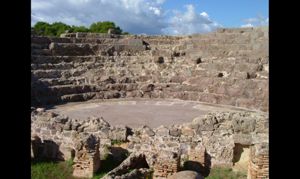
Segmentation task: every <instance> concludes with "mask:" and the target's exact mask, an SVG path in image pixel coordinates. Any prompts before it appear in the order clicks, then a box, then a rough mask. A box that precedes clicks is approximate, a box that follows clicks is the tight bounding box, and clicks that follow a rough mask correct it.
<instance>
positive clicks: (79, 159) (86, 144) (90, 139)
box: [73, 134, 100, 178]
mask: <svg viewBox="0 0 300 179" xmlns="http://www.w3.org/2000/svg"><path fill="white" fill-rule="evenodd" d="M99 167H100V153H99V138H98V137H95V136H94V135H92V134H90V135H87V136H84V137H82V138H80V140H79V141H77V143H76V151H75V158H74V165H73V168H74V171H73V176H75V177H83V178H92V177H93V176H94V173H95V172H96V171H97V170H98V169H99Z"/></svg>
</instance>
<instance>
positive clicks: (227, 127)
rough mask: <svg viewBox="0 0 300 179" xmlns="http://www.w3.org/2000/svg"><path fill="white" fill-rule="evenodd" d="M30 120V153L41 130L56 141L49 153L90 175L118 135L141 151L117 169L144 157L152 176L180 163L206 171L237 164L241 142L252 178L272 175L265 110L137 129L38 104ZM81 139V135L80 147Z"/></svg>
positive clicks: (171, 170)
mask: <svg viewBox="0 0 300 179" xmlns="http://www.w3.org/2000/svg"><path fill="white" fill-rule="evenodd" d="M31 120H32V126H31V129H32V135H34V136H33V140H32V151H33V152H32V153H36V152H34V151H37V149H36V148H38V147H37V146H38V145H37V143H38V142H37V139H36V138H37V137H35V136H39V139H38V141H40V140H43V141H52V143H54V144H56V146H58V148H57V149H55V150H53V147H52V146H47V145H46V146H44V150H47V151H51V152H50V154H51V155H49V156H48V158H51V157H52V158H53V159H64V160H68V159H70V156H72V155H73V156H75V160H74V161H75V164H74V165H75V167H74V168H75V170H74V174H75V176H81V177H83V176H85V177H91V176H92V175H91V174H92V173H93V172H95V171H96V170H97V169H98V167H99V166H101V164H100V160H99V153H101V152H103V151H104V150H103V148H105V147H107V146H109V147H111V146H112V141H114V140H118V141H123V142H126V144H127V145H126V147H125V149H126V150H128V151H129V152H130V153H132V155H133V156H136V155H140V156H139V157H135V159H132V158H130V157H129V158H128V161H127V162H125V163H129V164H126V165H127V170H125V171H124V168H122V169H120V170H121V172H120V171H119V172H116V171H115V172H114V171H112V173H113V174H116V173H119V174H126V171H129V169H140V168H139V166H138V165H139V164H142V163H144V165H143V166H148V167H147V168H150V169H151V170H153V171H154V172H153V177H154V178H166V177H168V176H171V175H172V174H174V173H176V172H179V171H180V170H181V168H180V166H185V168H186V169H189V170H194V171H197V172H199V173H201V174H203V175H204V174H206V173H207V172H208V170H209V169H210V168H211V167H215V166H226V167H234V165H235V164H236V163H237V162H238V161H235V160H234V159H235V158H236V157H237V156H241V155H242V153H241V152H242V151H240V150H237V146H239V145H243V146H244V147H247V148H250V150H251V154H250V155H249V157H250V159H249V161H247V163H246V171H245V172H247V171H248V170H249V176H253V177H252V178H255V177H257V178H259V177H258V176H263V177H267V176H268V163H267V161H268V152H267V151H268V117H267V116H266V115H265V114H259V113H255V112H252V113H251V112H239V113H237V112H222V113H210V114H208V115H205V116H204V117H201V118H195V120H193V121H192V122H190V123H186V124H182V125H175V126H168V127H166V126H160V127H158V128H155V129H151V128H149V127H148V126H143V127H140V128H136V129H130V128H128V127H126V126H118V127H114V126H110V125H109V124H108V123H107V122H106V121H104V120H103V119H89V120H81V121H77V120H74V119H70V118H68V117H66V116H63V115H59V114H56V113H52V112H47V111H40V112H39V110H34V111H33V112H32V118H31ZM83 136H85V137H83ZM87 136H88V137H87ZM98 138H99V139H100V142H99V141H98V140H97V139H98ZM78 140H80V141H81V142H80V143H79V144H80V145H79V147H78V142H77V141H78ZM40 143H41V142H40ZM40 143H38V144H40ZM40 145H41V144H40ZM98 145H99V146H100V147H99V149H98ZM236 150H237V151H236ZM74 153H75V154H74ZM138 153H139V154H138ZM35 156H39V155H34V156H33V157H35ZM82 156H83V157H82ZM141 161H143V162H141ZM130 162H132V163H130ZM121 165H124V164H121ZM143 166H141V167H143ZM100 168H101V167H100ZM125 168H126V167H125ZM147 168H144V170H147ZM77 170H80V171H79V172H77ZM81 170H84V172H83V171H81ZM116 170H117V169H116ZM135 172H137V171H136V170H135ZM145 172H146V171H144V173H145ZM146 173H150V172H149V171H148V172H146ZM110 175H111V174H110Z"/></svg>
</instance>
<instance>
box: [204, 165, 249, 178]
mask: <svg viewBox="0 0 300 179" xmlns="http://www.w3.org/2000/svg"><path fill="white" fill-rule="evenodd" d="M246 178H247V175H246V174H244V173H241V172H234V171H233V170H232V169H231V168H221V167H216V168H212V169H211V170H210V173H209V176H208V177H206V178H205V179H246Z"/></svg>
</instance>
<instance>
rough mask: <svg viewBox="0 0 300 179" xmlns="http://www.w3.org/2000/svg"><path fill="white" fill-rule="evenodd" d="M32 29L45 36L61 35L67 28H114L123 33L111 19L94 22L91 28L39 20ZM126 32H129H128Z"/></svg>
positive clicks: (73, 30)
mask: <svg viewBox="0 0 300 179" xmlns="http://www.w3.org/2000/svg"><path fill="white" fill-rule="evenodd" d="M32 29H33V32H35V33H36V34H37V35H44V36H60V34H62V33H65V31H67V30H68V31H69V32H95V33H107V32H108V30H109V29H112V30H113V31H114V33H116V34H122V33H123V32H122V29H121V28H120V27H119V26H116V25H115V23H113V22H109V21H104V22H96V23H93V24H91V25H90V28H87V27H85V26H74V25H73V26H70V25H67V24H65V23H62V22H54V23H52V24H49V23H47V22H37V23H36V24H35V25H34V26H33V28H32ZM124 34H127V32H125V33H124Z"/></svg>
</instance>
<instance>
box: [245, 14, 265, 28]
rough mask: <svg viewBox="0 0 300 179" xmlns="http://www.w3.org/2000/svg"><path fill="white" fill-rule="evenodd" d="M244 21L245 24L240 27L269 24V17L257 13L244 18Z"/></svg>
mask: <svg viewBox="0 0 300 179" xmlns="http://www.w3.org/2000/svg"><path fill="white" fill-rule="evenodd" d="M244 22H245V23H246V24H243V25H241V27H256V26H267V25H268V24H269V18H268V17H267V18H265V17H263V16H261V15H258V16H257V17H254V18H249V19H245V20H244Z"/></svg>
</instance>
